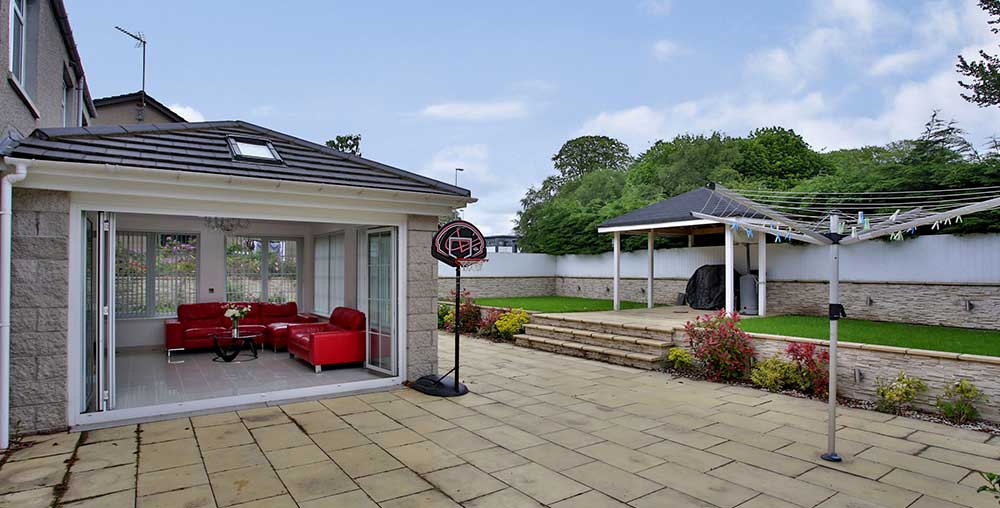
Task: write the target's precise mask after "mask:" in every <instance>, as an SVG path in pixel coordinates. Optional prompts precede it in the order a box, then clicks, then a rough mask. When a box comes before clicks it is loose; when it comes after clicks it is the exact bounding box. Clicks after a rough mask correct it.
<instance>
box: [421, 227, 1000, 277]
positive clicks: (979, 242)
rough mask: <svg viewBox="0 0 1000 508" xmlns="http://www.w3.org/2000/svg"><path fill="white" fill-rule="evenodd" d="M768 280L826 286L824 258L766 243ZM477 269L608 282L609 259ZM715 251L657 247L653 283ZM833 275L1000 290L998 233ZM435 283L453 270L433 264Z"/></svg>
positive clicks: (920, 242)
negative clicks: (995, 286) (997, 287)
mask: <svg viewBox="0 0 1000 508" xmlns="http://www.w3.org/2000/svg"><path fill="white" fill-rule="evenodd" d="M736 241H737V242H738V243H737V246H736V253H735V261H736V269H737V271H739V272H745V271H746V247H745V244H746V243H747V242H748V239H747V238H746V236H745V235H744V234H743V233H738V234H737V238H736ZM750 241H752V242H753V243H752V244H751V246H750V260H751V269H752V270H756V269H757V246H756V237H755V238H754V239H753V240H750ZM767 257H768V263H767V277H768V280H774V281H790V280H803V281H825V280H827V278H828V277H829V274H828V273H827V272H828V270H829V266H828V265H829V252H828V249H827V248H826V247H822V246H814V245H789V244H787V243H782V244H768V246H767ZM487 259H489V260H490V261H489V262H488V263H486V264H485V266H483V268H482V270H481V271H468V272H464V273H463V276H464V277H538V276H554V277H608V278H610V277H611V270H612V262H611V253H610V252H608V253H605V254H599V255H566V256H549V255H547V254H525V253H517V254H514V253H505V252H500V253H494V252H491V253H488V254H487ZM722 262H723V249H722V246H721V245H720V246H718V247H691V248H680V249H660V250H657V251H656V253H655V270H656V274H655V275H656V277H659V278H680V279H686V278H688V277H690V276H691V274H692V273H693V272H694V271H695V270H696V269H697V268H698V267H699V266H702V265H706V264H721V263H722ZM840 262H841V267H840V277H841V280H843V281H845V282H850V281H857V282H942V283H943V282H949V283H973V284H1000V235H967V236H953V235H935V236H921V237H918V238H914V239H908V240H905V241H902V242H886V241H881V240H873V241H868V242H863V243H859V244H854V245H849V246H847V247H841V249H840ZM438 266H439V269H438V274H439V276H441V277H453V276H454V274H455V271H454V268H451V267H448V266H447V265H445V264H443V263H439V265H438ZM645 276H646V251H645V250H642V251H635V252H628V253H624V254H623V255H622V277H640V278H641V277H645Z"/></svg>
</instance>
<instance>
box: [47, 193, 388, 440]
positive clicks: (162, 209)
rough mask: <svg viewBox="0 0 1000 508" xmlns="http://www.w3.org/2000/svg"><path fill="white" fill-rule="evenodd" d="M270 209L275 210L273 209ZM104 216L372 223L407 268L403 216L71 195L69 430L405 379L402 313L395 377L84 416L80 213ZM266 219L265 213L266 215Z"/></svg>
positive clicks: (364, 387)
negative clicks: (384, 229) (384, 231)
mask: <svg viewBox="0 0 1000 508" xmlns="http://www.w3.org/2000/svg"><path fill="white" fill-rule="evenodd" d="M272 208H273V207H272ZM88 210H89V211H94V210H103V211H109V212H117V213H147V214H162V215H186V216H192V215H193V216H225V217H235V218H247V219H261V220H278V221H282V220H284V221H304V222H320V223H322V222H329V223H340V224H356V225H370V224H371V223H372V222H376V221H377V223H378V224H379V225H383V226H395V227H396V228H397V238H398V241H397V242H396V246H397V256H396V257H397V259H396V262H397V263H396V270H397V273H398V274H405V273H406V262H407V256H406V251H407V227H406V224H407V215H406V214H404V213H385V212H380V211H379V212H368V211H365V210H356V211H352V212H346V213H345V212H344V211H343V210H336V209H331V210H329V211H328V212H326V213H321V214H317V211H316V209H315V208H309V209H305V208H298V207H295V206H294V205H289V206H284V207H282V208H281V210H280V213H276V214H271V215H265V214H263V213H261V211H260V208H259V207H253V206H247V207H244V208H243V209H241V210H240V211H239V212H237V213H234V210H233V209H232V208H231V207H229V206H226V205H223V206H220V205H218V204H216V203H213V202H209V201H203V200H200V199H190V200H188V199H177V198H174V199H162V200H160V199H156V198H149V199H144V200H138V201H137V200H136V199H135V198H134V196H129V195H122V196H110V195H108V194H96V193H82V192H71V193H70V212H69V223H70V228H69V309H68V322H67V330H68V331H67V334H66V340H67V344H66V348H67V372H68V382H67V391H68V397H67V405H66V417H67V418H66V419H67V422H68V423H69V426H70V428H93V427H99V426H106V425H108V424H111V423H114V422H125V421H137V420H149V419H154V418H159V417H163V416H168V415H180V414H187V413H192V412H199V411H211V410H215V409H221V408H229V407H241V406H242V407H245V406H251V405H262V404H269V403H277V402H281V401H287V400H295V399H304V398H316V397H321V396H327V395H334V394H338V393H348V392H355V391H361V390H373V389H380V388H389V387H393V386H399V385H401V384H402V382H403V380H405V379H406V344H407V337H406V329H407V327H406V321H407V315H406V313H405V312H397V316H396V321H395V323H396V334H397V340H396V344H398V354H397V358H396V361H397V371H398V373H397V375H396V376H393V377H389V378H385V379H374V380H367V381H357V382H352V383H337V384H331V385H325V386H313V387H307V388H296V389H290V390H278V391H271V392H262V393H257V394H248V395H236V396H229V397H220V398H215V399H204V400H195V401H190V402H178V403H171V404H161V405H156V406H146V407H141V408H128V409H112V410H110V411H104V412H94V413H83V412H82V403H83V401H82V398H83V396H82V390H83V383H84V379H83V362H82V354H83V335H82V334H83V333H84V332H85V329H84V324H83V322H84V309H83V299H84V284H85V281H84V277H85V272H84V270H83V268H84V267H83V263H84V259H83V240H84V239H83V227H82V213H83V212H84V211H88ZM265 213H266V212H265ZM397 281H398V282H397V284H396V290H397V292H396V297H397V301H396V306H397V308H403V309H405V308H406V306H405V303H406V295H407V284H406V277H405V276H397Z"/></svg>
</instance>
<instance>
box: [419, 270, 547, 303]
mask: <svg viewBox="0 0 1000 508" xmlns="http://www.w3.org/2000/svg"><path fill="white" fill-rule="evenodd" d="M462 289H468V290H469V292H470V293H472V295H473V296H474V297H479V298H492V297H499V298H506V297H517V296H549V295H554V294H558V293H557V292H556V278H555V277H466V276H464V275H463V276H462ZM454 290H455V277H440V278H438V298H442V299H445V300H447V299H451V298H453V297H452V295H451V292H452V291H454Z"/></svg>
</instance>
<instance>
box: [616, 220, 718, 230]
mask: <svg viewBox="0 0 1000 508" xmlns="http://www.w3.org/2000/svg"><path fill="white" fill-rule="evenodd" d="M711 224H719V222H716V221H712V220H705V219H691V220H682V221H675V222H658V223H653V224H636V225H633V226H611V227H606V228H597V232H598V233H615V232H619V233H621V232H625V231H649V230H650V229H670V228H683V227H688V226H708V225H711Z"/></svg>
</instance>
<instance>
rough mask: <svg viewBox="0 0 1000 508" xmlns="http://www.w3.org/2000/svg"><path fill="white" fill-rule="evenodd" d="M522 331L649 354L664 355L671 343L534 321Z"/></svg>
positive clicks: (531, 334)
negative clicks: (541, 323) (535, 322)
mask: <svg viewBox="0 0 1000 508" xmlns="http://www.w3.org/2000/svg"><path fill="white" fill-rule="evenodd" d="M524 333H525V335H530V336H533V337H544V338H548V339H556V340H562V341H570V342H578V343H581V344H588V345H591V346H599V347H604V348H610V349H619V350H623V351H628V352H632V353H647V354H651V355H665V354H667V351H668V350H669V349H670V348H671V347H672V345H673V342H672V340H669V339H668V340H661V339H647V338H645V337H633V336H631V335H620V334H610V333H602V332H594V331H590V330H584V329H579V328H571V327H562V326H550V325H539V324H534V323H528V324H526V325H524Z"/></svg>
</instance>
